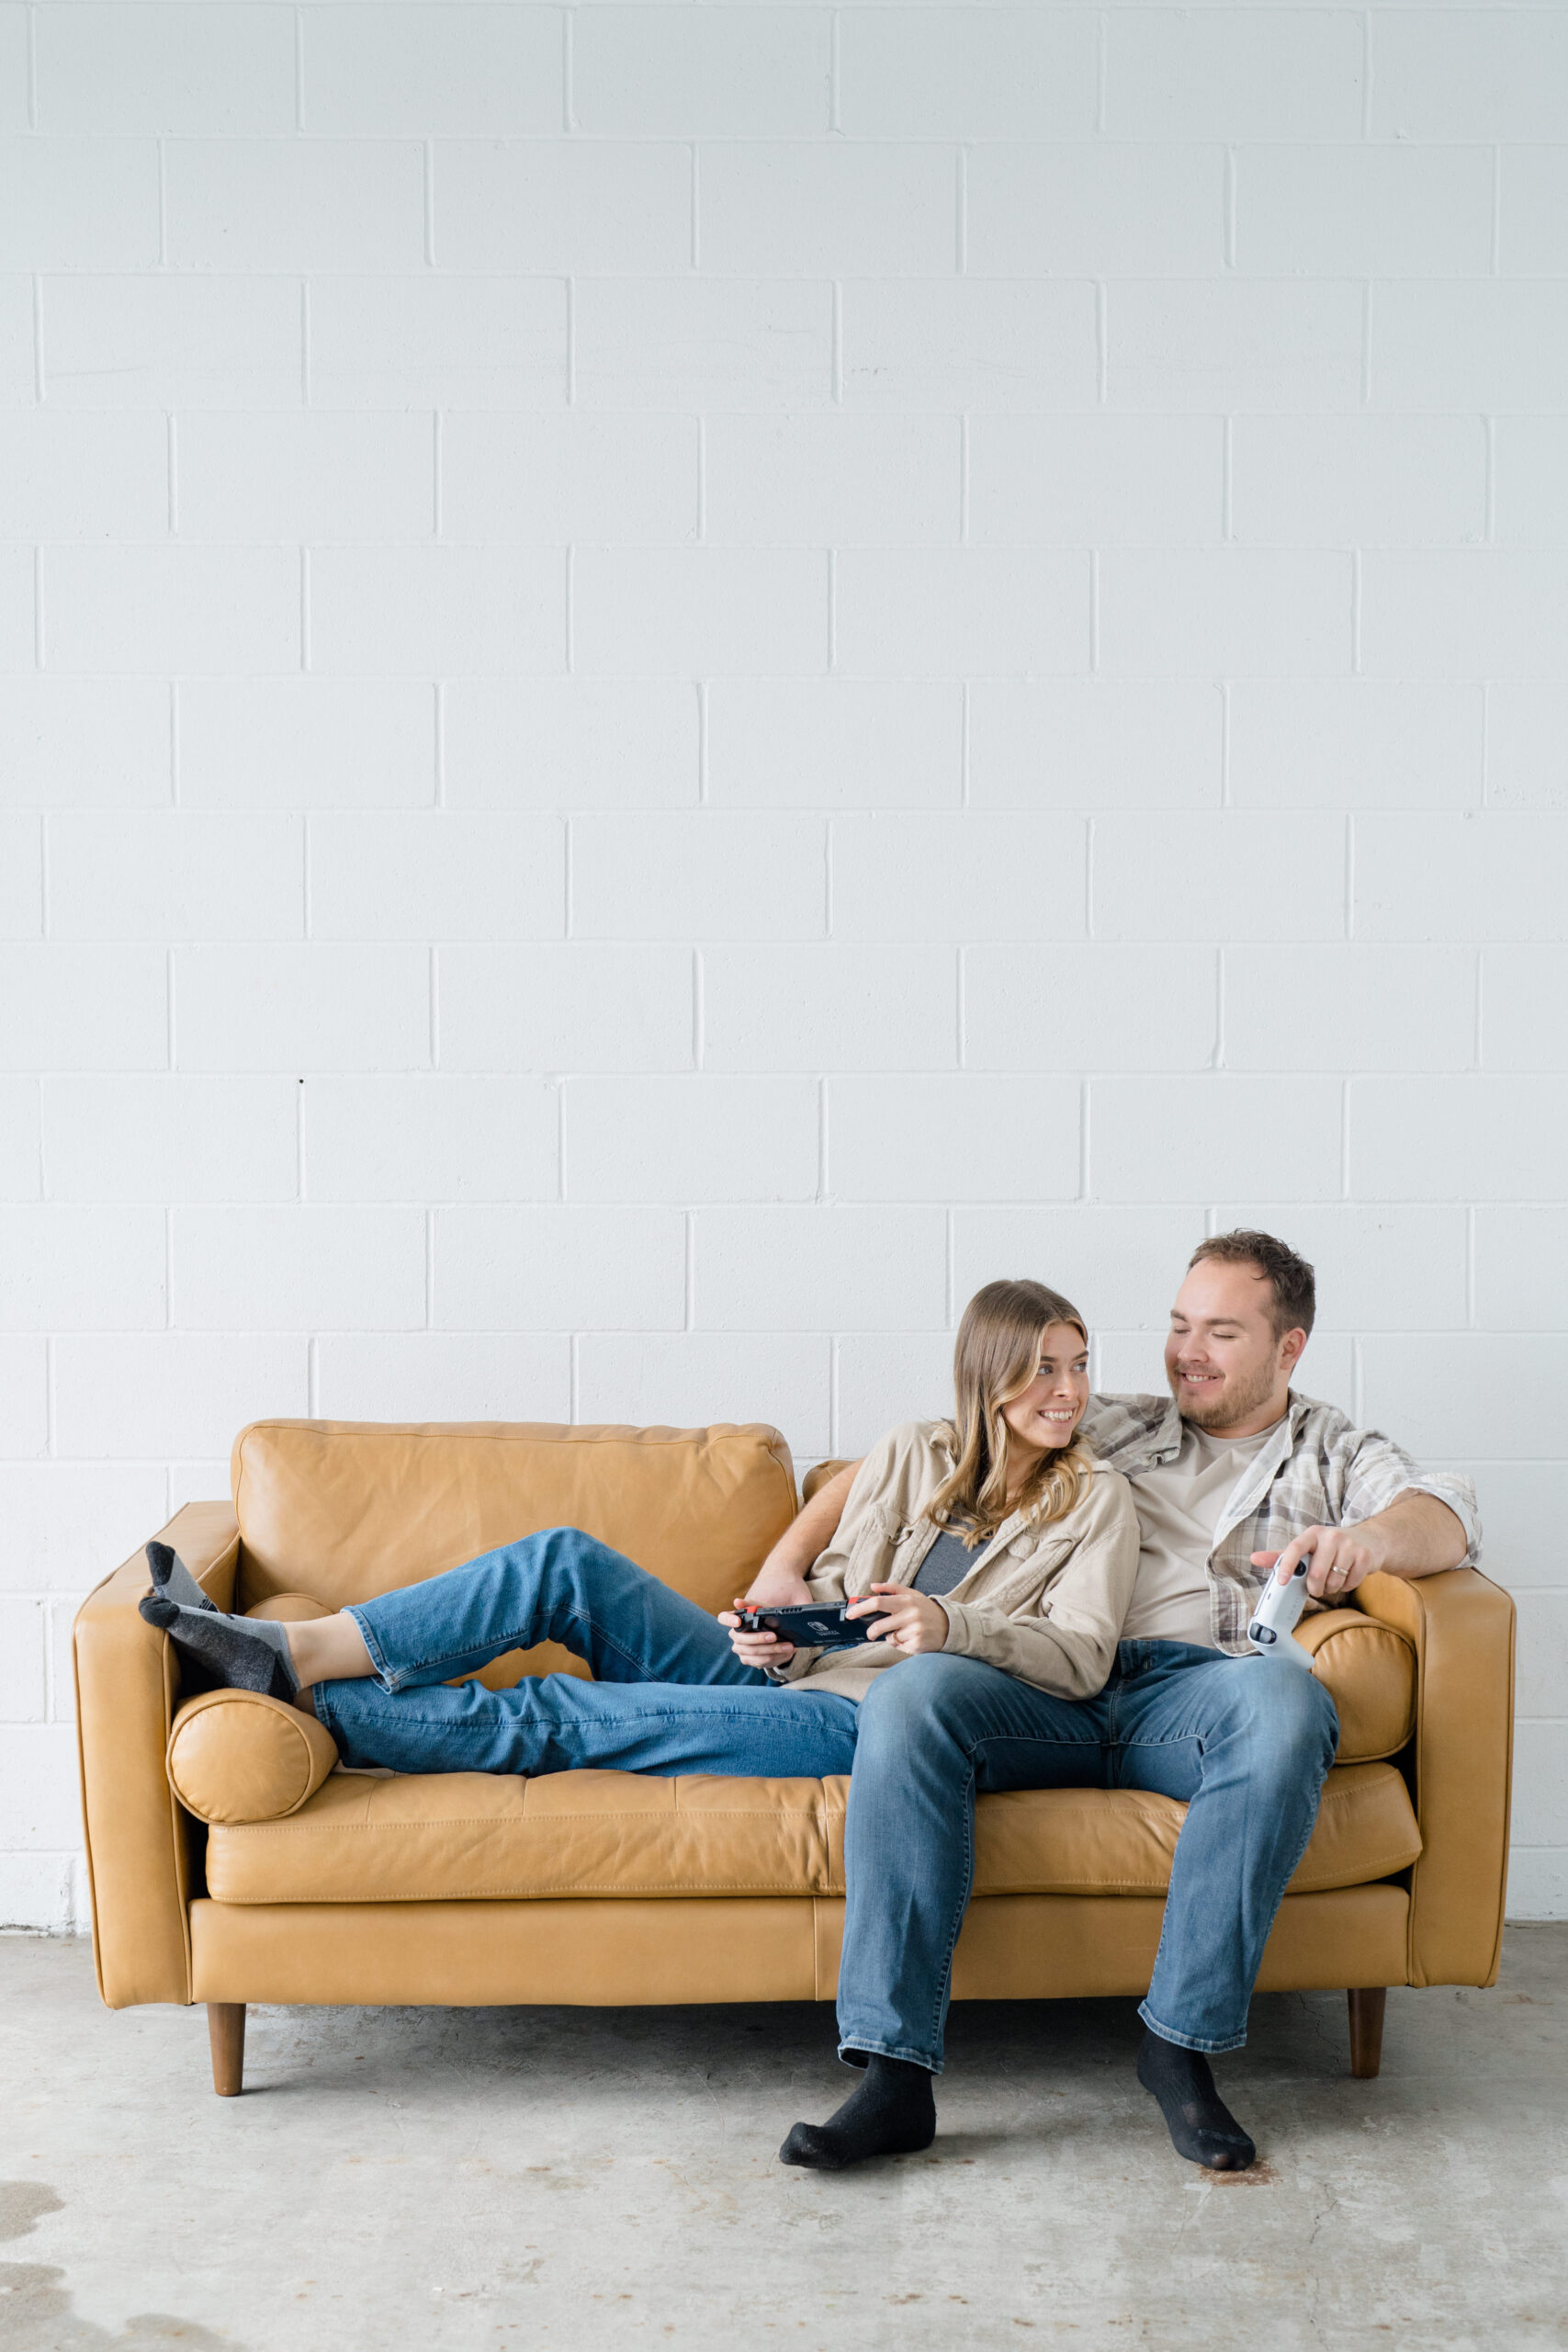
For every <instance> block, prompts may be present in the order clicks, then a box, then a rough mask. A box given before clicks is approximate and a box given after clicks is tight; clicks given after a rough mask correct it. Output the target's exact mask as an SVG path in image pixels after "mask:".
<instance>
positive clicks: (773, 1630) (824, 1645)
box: [739, 1600, 876, 1650]
mask: <svg viewBox="0 0 1568 2352" xmlns="http://www.w3.org/2000/svg"><path fill="white" fill-rule="evenodd" d="M845 1607H846V1604H845V1603H844V1602H843V1601H826V1600H824V1601H815V1600H814V1601H807V1602H802V1603H801V1604H800V1605H799V1606H797V1607H792V1608H789V1609H742V1610H741V1611H740V1612H739V1614H740V1630H741V1632H742V1633H743V1634H777V1635H778V1637H779V1639H780V1641H781V1642H793V1643H794V1644H795V1647H796V1649H802V1650H807V1649H823V1650H840V1649H845V1648H847V1647H848V1646H849V1645H850V1644H851V1643H852V1642H869V1641H870V1639H871V1635H870V1634H869V1633H868V1632H867V1630H866V1629H867V1627H868V1626H869V1625H871V1624H873V1623H874V1622H875V1617H876V1611H874V1610H872V1611H868V1612H867V1614H866V1615H865V1616H863V1617H846V1615H845V1614H844V1610H845Z"/></svg>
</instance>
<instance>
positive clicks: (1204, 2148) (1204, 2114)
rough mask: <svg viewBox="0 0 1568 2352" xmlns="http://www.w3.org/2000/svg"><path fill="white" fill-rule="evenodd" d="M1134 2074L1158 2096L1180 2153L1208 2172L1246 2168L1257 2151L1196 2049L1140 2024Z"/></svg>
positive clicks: (1205, 2060)
mask: <svg viewBox="0 0 1568 2352" xmlns="http://www.w3.org/2000/svg"><path fill="white" fill-rule="evenodd" d="M1138 2080H1139V2082H1141V2083H1142V2085H1143V2086H1144V2088H1145V2090H1146V2091H1151V2092H1152V2093H1153V2094H1154V2096H1155V2098H1156V2099H1158V2101H1159V2106H1160V2113H1161V2114H1162V2115H1163V2116H1164V2117H1165V2120H1166V2122H1167V2124H1168V2126H1169V2130H1170V2137H1171V2141H1172V2143H1173V2145H1174V2147H1175V2149H1176V2153H1177V2154H1178V2155H1179V2156H1185V2157H1186V2158H1187V2160H1188V2162H1189V2164H1194V2165H1207V2166H1208V2167H1209V2170H1210V2171H1211V2172H1245V2171H1246V2170H1247V2166H1248V2165H1249V2164H1251V2162H1252V2160H1253V2158H1254V2157H1255V2156H1256V2155H1257V2154H1258V2151H1257V2149H1256V2148H1255V2147H1254V2146H1253V2144H1252V2142H1251V2141H1250V2140H1249V2139H1248V2138H1247V2133H1246V2132H1245V2131H1243V2130H1242V2128H1241V2126H1240V2124H1239V2123H1238V2122H1237V2121H1236V2120H1235V2116H1234V2115H1233V2114H1232V2113H1231V2111H1230V2109H1229V2108H1228V2107H1227V2106H1226V2105H1225V2103H1224V2099H1223V2098H1221V2097H1220V2095H1219V2092H1218V2091H1217V2090H1216V2089H1215V2088H1214V2077H1213V2075H1212V2074H1211V2072H1210V2070H1209V2062H1208V2060H1207V2059H1206V2058H1205V2057H1204V2056H1203V2053H1202V2052H1201V2051H1200V2050H1183V2049H1182V2047H1181V2045H1180V2043H1179V2042H1176V2041H1161V2039H1160V2037H1159V2035H1158V2034H1157V2033H1151V2032H1150V2031H1149V2030H1148V2029H1147V2028H1146V2027H1145V2031H1144V2046H1143V2048H1142V2049H1141V2050H1140V2051H1139V2052H1138Z"/></svg>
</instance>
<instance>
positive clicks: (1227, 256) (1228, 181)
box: [1224, 147, 1235, 269]
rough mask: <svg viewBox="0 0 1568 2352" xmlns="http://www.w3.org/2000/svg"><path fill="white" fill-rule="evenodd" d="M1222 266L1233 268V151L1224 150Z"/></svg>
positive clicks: (1233, 149)
mask: <svg viewBox="0 0 1568 2352" xmlns="http://www.w3.org/2000/svg"><path fill="white" fill-rule="evenodd" d="M1224 212H1225V222H1224V266H1225V267H1226V268H1227V269H1234V268H1235V148H1234V147H1227V148H1226V149H1225V180H1224Z"/></svg>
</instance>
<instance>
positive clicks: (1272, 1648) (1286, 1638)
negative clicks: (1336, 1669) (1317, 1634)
mask: <svg viewBox="0 0 1568 2352" xmlns="http://www.w3.org/2000/svg"><path fill="white" fill-rule="evenodd" d="M1311 1566H1312V1554H1311V1553H1310V1552H1308V1553H1307V1554H1306V1555H1304V1557H1303V1558H1302V1559H1299V1560H1298V1561H1297V1562H1296V1565H1295V1566H1294V1568H1293V1569H1292V1572H1291V1577H1290V1580H1289V1582H1288V1583H1286V1584H1281V1583H1280V1580H1279V1578H1278V1577H1276V1576H1275V1575H1274V1573H1273V1570H1272V1569H1270V1570H1269V1581H1268V1583H1267V1584H1266V1585H1265V1586H1264V1588H1263V1598H1262V1600H1260V1601H1259V1602H1258V1606H1257V1608H1256V1609H1255V1610H1254V1611H1253V1612H1252V1620H1251V1623H1249V1624H1248V1626H1247V1640H1248V1641H1249V1642H1250V1643H1251V1644H1252V1646H1253V1648H1254V1649H1255V1650H1261V1651H1262V1653H1263V1655H1264V1657H1288V1658H1291V1659H1293V1660H1294V1662H1295V1664H1296V1665H1297V1666H1304V1667H1306V1668H1308V1669H1309V1670H1310V1669H1311V1666H1312V1659H1311V1658H1310V1657H1308V1655H1307V1653H1306V1651H1305V1650H1303V1647H1302V1645H1301V1644H1300V1642H1292V1639H1291V1635H1292V1634H1293V1633H1294V1631H1295V1629H1296V1626H1297V1623H1299V1621H1300V1618H1301V1613H1302V1611H1303V1609H1304V1608H1305V1607H1306V1597H1307V1587H1306V1579H1307V1570H1308V1569H1309V1568H1310V1567H1311Z"/></svg>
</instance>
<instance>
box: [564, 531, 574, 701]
mask: <svg viewBox="0 0 1568 2352" xmlns="http://www.w3.org/2000/svg"><path fill="white" fill-rule="evenodd" d="M575 553H576V549H575V548H570V547H569V548H568V549H567V551H566V563H565V565H564V567H563V569H562V578H561V594H562V596H563V598H564V599H565V604H566V623H565V636H566V669H567V675H568V677H570V675H571V673H572V669H573V667H574V665H575V662H576V659H577V647H576V643H575V642H574V639H573V635H572V627H571V617H572V614H571V605H572V591H573V587H574V585H575V578H576V575H575V571H574V569H573V565H572V557H573V555H574V554H575Z"/></svg>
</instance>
